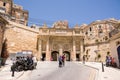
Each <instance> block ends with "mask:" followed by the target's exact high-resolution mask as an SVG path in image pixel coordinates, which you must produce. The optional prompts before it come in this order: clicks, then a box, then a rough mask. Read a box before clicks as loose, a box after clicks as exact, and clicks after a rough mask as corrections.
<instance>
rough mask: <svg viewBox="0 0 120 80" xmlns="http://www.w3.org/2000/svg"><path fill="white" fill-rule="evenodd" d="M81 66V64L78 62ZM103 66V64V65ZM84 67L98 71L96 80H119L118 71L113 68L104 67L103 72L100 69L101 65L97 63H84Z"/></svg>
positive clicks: (119, 74)
mask: <svg viewBox="0 0 120 80" xmlns="http://www.w3.org/2000/svg"><path fill="white" fill-rule="evenodd" d="M79 63H80V64H83V63H82V62H79ZM104 64H105V63H104ZM84 65H85V66H89V67H92V68H95V69H98V71H99V72H98V75H97V79H96V80H120V77H119V76H120V69H118V68H113V67H106V66H105V65H104V72H103V69H102V63H99V62H85V64H84Z"/></svg>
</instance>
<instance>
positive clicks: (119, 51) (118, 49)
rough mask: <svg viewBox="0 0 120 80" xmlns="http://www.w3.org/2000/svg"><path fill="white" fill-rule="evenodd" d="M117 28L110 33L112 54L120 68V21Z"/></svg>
mask: <svg viewBox="0 0 120 80" xmlns="http://www.w3.org/2000/svg"><path fill="white" fill-rule="evenodd" d="M115 27H116V28H115V29H114V30H112V31H111V32H110V53H111V56H112V57H113V58H114V60H115V62H117V65H118V66H119V68H120V21H119V22H118V24H116V25H115Z"/></svg>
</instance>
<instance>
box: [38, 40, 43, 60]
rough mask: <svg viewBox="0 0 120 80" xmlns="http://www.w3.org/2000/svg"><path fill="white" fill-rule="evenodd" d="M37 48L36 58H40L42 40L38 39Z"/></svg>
mask: <svg viewBox="0 0 120 80" xmlns="http://www.w3.org/2000/svg"><path fill="white" fill-rule="evenodd" d="M38 45H39V49H38V55H37V59H38V60H40V59H41V55H42V40H41V39H39V44H38Z"/></svg>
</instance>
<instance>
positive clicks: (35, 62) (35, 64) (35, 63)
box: [32, 56, 37, 68]
mask: <svg viewBox="0 0 120 80" xmlns="http://www.w3.org/2000/svg"><path fill="white" fill-rule="evenodd" d="M32 60H33V63H34V67H35V68H36V66H37V58H36V57H35V56H32Z"/></svg>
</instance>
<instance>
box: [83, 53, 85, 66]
mask: <svg viewBox="0 0 120 80" xmlns="http://www.w3.org/2000/svg"><path fill="white" fill-rule="evenodd" d="M83 64H85V55H83Z"/></svg>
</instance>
